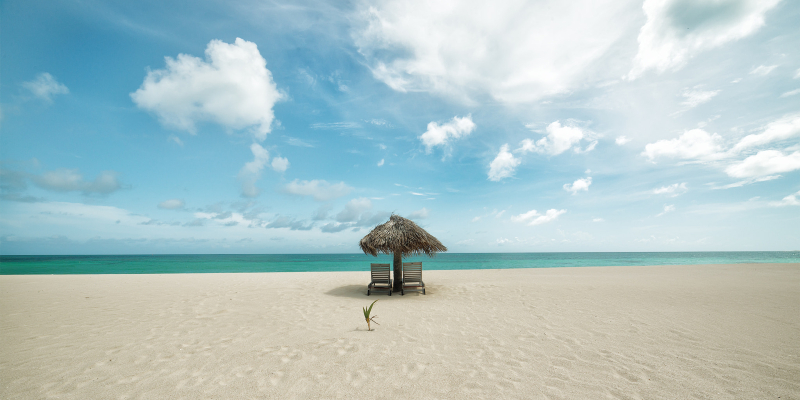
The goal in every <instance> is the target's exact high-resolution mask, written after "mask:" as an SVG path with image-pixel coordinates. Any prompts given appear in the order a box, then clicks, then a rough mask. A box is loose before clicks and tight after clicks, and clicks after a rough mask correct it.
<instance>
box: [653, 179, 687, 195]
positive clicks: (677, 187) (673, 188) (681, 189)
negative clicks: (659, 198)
mask: <svg viewBox="0 0 800 400" xmlns="http://www.w3.org/2000/svg"><path fill="white" fill-rule="evenodd" d="M687 191H689V189H688V188H687V187H686V182H683V183H673V184H672V185H668V186H662V187H660V188H656V189H653V194H666V195H669V196H672V197H676V196H680V195H682V194H684V193H686V192H687Z"/></svg>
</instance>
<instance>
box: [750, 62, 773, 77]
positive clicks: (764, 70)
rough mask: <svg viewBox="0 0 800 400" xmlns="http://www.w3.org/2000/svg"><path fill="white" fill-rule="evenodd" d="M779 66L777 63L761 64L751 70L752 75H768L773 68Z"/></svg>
mask: <svg viewBox="0 0 800 400" xmlns="http://www.w3.org/2000/svg"><path fill="white" fill-rule="evenodd" d="M775 68H778V66H777V65H759V66H757V67H755V68H753V70H752V71H750V74H751V75H759V76H767V75H769V73H770V72H772V70H774V69H775Z"/></svg>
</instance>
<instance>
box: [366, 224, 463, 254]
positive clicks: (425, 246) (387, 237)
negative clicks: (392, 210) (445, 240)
mask: <svg viewBox="0 0 800 400" xmlns="http://www.w3.org/2000/svg"><path fill="white" fill-rule="evenodd" d="M358 245H359V246H360V247H361V250H363V251H364V253H367V254H371V255H373V256H377V255H378V253H383V254H390V255H391V254H394V253H395V252H400V253H401V254H402V255H403V257H406V256H409V255H417V254H423V253H424V254H426V255H428V256H430V257H433V255H434V254H436V253H437V252H439V251H447V247H444V245H443V244H442V243H441V242H440V241H439V239H436V238H435V237H433V235H431V234H430V233H428V232H425V230H424V229H422V228H420V227H419V226H418V225H417V224H415V223H414V222H413V221H411V220H409V219H405V218H403V217H401V216H399V215H394V214H392V216H391V217H390V218H389V221H388V222H386V223H384V224H382V225H378V226H376V227H375V229H373V230H372V232H370V233H369V234H367V236H364V238H362V239H361V241H360V242H359V243H358Z"/></svg>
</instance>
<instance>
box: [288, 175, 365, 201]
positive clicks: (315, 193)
mask: <svg viewBox="0 0 800 400" xmlns="http://www.w3.org/2000/svg"><path fill="white" fill-rule="evenodd" d="M284 190H285V191H286V193H290V194H296V195H299V196H312V197H314V200H317V201H327V200H331V199H335V198H338V197H342V196H346V195H347V194H348V193H350V191H351V190H353V188H351V187H350V186H347V185H346V184H345V183H344V182H339V183H328V182H327V181H324V180H317V179H314V180H311V181H298V180H297V179H295V180H294V181H292V182H289V183H288V184H287V185H286V186H285V187H284Z"/></svg>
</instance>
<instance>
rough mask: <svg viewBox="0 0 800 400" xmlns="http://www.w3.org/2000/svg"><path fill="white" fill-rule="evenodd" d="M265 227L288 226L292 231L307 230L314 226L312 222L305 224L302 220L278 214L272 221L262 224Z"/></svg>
mask: <svg viewBox="0 0 800 400" xmlns="http://www.w3.org/2000/svg"><path fill="white" fill-rule="evenodd" d="M264 227H265V228H267V229H278V228H289V230H292V231H307V230H311V228H313V227H314V224H313V223H311V224H305V223H303V221H298V220H296V219H294V218H292V217H288V216H285V215H283V216H278V217H277V218H275V220H273V221H272V222H269V223H267V224H266V225H264Z"/></svg>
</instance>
